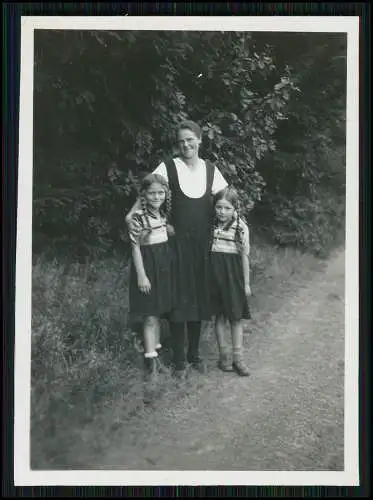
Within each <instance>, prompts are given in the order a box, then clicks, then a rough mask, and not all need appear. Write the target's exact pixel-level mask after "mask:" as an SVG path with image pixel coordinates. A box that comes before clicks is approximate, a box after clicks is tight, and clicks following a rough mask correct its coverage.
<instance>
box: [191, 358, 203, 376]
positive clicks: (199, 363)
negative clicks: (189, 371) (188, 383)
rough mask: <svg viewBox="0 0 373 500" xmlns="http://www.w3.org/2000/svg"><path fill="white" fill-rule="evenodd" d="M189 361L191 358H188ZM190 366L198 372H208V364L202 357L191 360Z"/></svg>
mask: <svg viewBox="0 0 373 500" xmlns="http://www.w3.org/2000/svg"><path fill="white" fill-rule="evenodd" d="M188 361H189V360H188ZM189 363H190V367H191V368H193V370H195V371H196V372H198V373H201V374H202V375H204V374H205V373H206V372H207V368H206V364H205V363H204V361H203V360H202V359H201V358H195V359H192V360H190V361H189Z"/></svg>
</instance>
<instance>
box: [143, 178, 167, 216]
mask: <svg viewBox="0 0 373 500" xmlns="http://www.w3.org/2000/svg"><path fill="white" fill-rule="evenodd" d="M144 197H145V200H146V202H147V204H148V206H149V207H150V208H153V209H155V210H158V209H159V208H160V207H161V205H162V204H163V202H164V200H165V199H166V189H165V187H164V186H162V185H161V184H158V183H157V182H153V184H151V185H150V186H149V187H148V189H147V190H146V191H145V193H144Z"/></svg>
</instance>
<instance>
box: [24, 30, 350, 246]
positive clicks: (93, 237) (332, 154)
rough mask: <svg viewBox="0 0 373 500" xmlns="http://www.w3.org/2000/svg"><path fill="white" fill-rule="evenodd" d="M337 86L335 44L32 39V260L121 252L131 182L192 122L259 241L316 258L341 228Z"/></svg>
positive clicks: (342, 53) (89, 35)
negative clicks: (182, 124)
mask: <svg viewBox="0 0 373 500" xmlns="http://www.w3.org/2000/svg"><path fill="white" fill-rule="evenodd" d="M345 80H346V37H345V35H343V34H328V33H314V34H312V33H308V34H304V33H294V34H291V33H240V32H224V33H223V32H177V31H175V32H147V31H132V32H125V31H118V32H111V31H94V32H92V31H75V30H74V31H66V30H65V31H55V30H53V31H48V30H40V31H36V32H35V82H34V83H35V85H34V88H35V99H34V109H35V121H34V212H33V214H34V219H33V224H34V251H35V252H39V251H41V250H43V251H45V250H46V249H48V248H53V251H54V252H56V251H59V250H61V251H63V252H66V251H74V252H75V253H77V254H80V255H90V254H91V253H92V252H103V253H105V252H109V253H111V252H113V251H117V252H120V253H122V252H124V251H125V250H126V248H127V239H126V232H125V228H124V214H125V212H126V211H127V210H128V208H129V207H130V206H131V204H132V203H133V201H134V198H135V195H136V187H137V182H138V179H139V178H140V177H141V176H142V175H143V174H144V173H145V172H147V171H149V170H151V169H152V168H154V167H155V166H156V164H157V163H158V162H159V161H161V160H162V159H163V158H164V157H165V156H166V155H169V154H172V153H175V152H176V150H174V149H173V148H174V144H175V141H174V139H175V138H174V125H175V124H176V123H177V122H178V121H179V120H180V119H182V118H185V117H188V118H191V119H194V120H196V121H198V122H199V123H200V124H201V125H203V128H204V131H205V133H204V139H203V145H202V151H201V154H202V155H203V156H204V157H205V158H209V159H211V160H212V161H214V162H215V163H216V165H217V166H218V167H219V168H220V169H221V170H222V172H223V173H224V175H225V176H226V177H227V179H228V180H229V181H230V182H232V183H233V184H234V185H235V186H236V187H237V188H239V190H240V191H241V194H242V199H243V206H244V209H245V211H246V215H247V217H248V219H249V220H250V222H251V225H252V227H253V232H254V233H255V231H257V232H261V233H262V234H266V235H267V236H268V237H271V238H272V239H273V240H274V241H275V242H277V243H280V244H285V245H288V244H291V245H296V246H300V247H305V248H308V249H310V250H313V251H316V252H321V253H323V252H324V253H325V252H326V251H327V250H328V249H329V248H330V247H331V246H332V244H333V241H334V239H335V236H336V234H337V232H338V230H339V229H340V227H341V221H342V222H343V220H344V200H345V197H344V189H345V158H344V155H345V95H346V90H345ZM249 212H250V213H249Z"/></svg>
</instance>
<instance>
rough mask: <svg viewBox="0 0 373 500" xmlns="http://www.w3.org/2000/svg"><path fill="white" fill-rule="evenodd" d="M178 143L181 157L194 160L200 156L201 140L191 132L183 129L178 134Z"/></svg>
mask: <svg viewBox="0 0 373 500" xmlns="http://www.w3.org/2000/svg"><path fill="white" fill-rule="evenodd" d="M178 143H179V148H180V153H181V156H183V157H184V158H193V156H196V155H198V149H199V145H200V144H201V139H200V138H199V137H198V136H197V135H196V134H195V133H194V132H192V131H191V130H189V129H182V130H180V131H179V134H178Z"/></svg>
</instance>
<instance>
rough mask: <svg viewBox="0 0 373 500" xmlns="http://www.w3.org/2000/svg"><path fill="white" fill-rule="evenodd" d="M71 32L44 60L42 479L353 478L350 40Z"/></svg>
mask: <svg viewBox="0 0 373 500" xmlns="http://www.w3.org/2000/svg"><path fill="white" fill-rule="evenodd" d="M96 21H97V20H96ZM290 21H291V20H290V19H288V20H287V22H288V23H290ZM66 22H67V21H66ZM66 22H65V25H63V23H62V24H61V26H59V25H58V24H54V25H53V26H52V27H51V28H48V27H46V21H44V26H43V27H42V28H39V29H38V27H37V26H35V29H33V31H32V32H33V40H31V44H32V47H31V49H29V54H32V56H33V64H32V81H29V83H28V87H29V91H30V93H31V99H32V105H31V107H30V106H29V108H28V109H29V110H30V109H31V112H30V113H29V114H30V116H29V118H30V119H31V124H30V127H31V128H30V129H29V133H30V139H29V141H30V144H29V148H28V150H27V151H28V152H30V151H32V156H31V157H30V155H28V157H27V158H26V156H27V155H26V152H24V158H25V161H27V162H28V165H29V167H28V168H31V172H32V173H31V174H30V175H29V177H28V178H29V179H31V182H32V189H31V188H29V192H30V193H31V190H32V193H31V194H30V196H31V197H32V200H31V202H30V206H29V207H28V210H29V211H30V212H32V233H31V237H30V238H29V240H30V241H31V238H32V242H31V245H32V246H31V249H30V250H29V252H30V255H29V257H28V258H29V262H30V264H31V270H30V277H29V278H28V279H29V285H30V287H31V290H30V293H31V297H30V317H29V320H30V327H29V335H30V339H29V340H28V341H27V342H29V344H27V345H29V350H28V352H27V353H26V355H25V356H29V357H30V362H29V363H30V364H29V367H30V368H29V370H30V373H29V374H26V378H24V381H25V380H29V382H30V387H29V396H27V398H26V401H27V405H29V408H27V415H28V416H29V424H28V425H29V428H28V429H29V447H28V456H26V460H28V461H29V468H30V470H31V471H36V472H40V473H42V472H43V471H55V472H61V471H62V472H63V471H93V472H94V474H97V475H99V474H100V472H99V471H143V475H144V474H146V472H149V471H173V472H175V473H176V472H178V471H179V472H180V471H197V477H201V475H202V474H203V472H204V471H215V472H217V471H227V472H228V473H229V471H241V472H243V471H253V472H255V471H256V472H258V471H263V472H267V473H268V477H271V474H272V475H273V471H280V472H281V471H283V472H286V471H288V472H295V471H298V472H309V471H318V472H321V473H322V472H333V471H334V472H340V473H343V471H346V462H345V460H346V456H347V453H346V446H347V444H346V442H345V425H346V411H345V408H346V406H345V404H346V392H345V387H346V385H345V384H346V377H347V374H346V373H347V372H346V366H347V360H346V358H345V353H346V352H347V355H348V350H346V345H347V341H346V334H347V333H346V328H345V324H346V293H347V290H346V286H345V283H346V248H347V247H346V245H347V243H346V241H347V239H346V234H347V231H348V220H347V215H348V203H347V201H346V200H347V194H346V193H347V189H348V179H349V175H350V176H351V175H352V176H353V175H356V176H357V175H358V161H356V157H354V158H353V163H354V165H352V168H353V169H354V168H355V169H356V172H352V174H351V172H350V174H348V171H347V164H348V144H349V142H348V137H347V134H348V119H347V109H348V105H347V102H348V71H349V65H348V47H349V45H348V33H347V31H346V29H345V28H342V29H341V30H340V31H339V30H337V29H336V28H335V26H333V29H330V30H328V27H327V25H326V27H325V28H324V29H321V28H320V30H319V31H317V30H316V29H315V30H313V31H311V30H309V31H307V30H299V29H295V30H291V29H282V30H277V31H275V30H270V29H268V30H265V29H261V30H258V29H257V30H254V29H249V28H248V29H247V30H242V29H237V30H234V29H230V28H225V29H208V28H206V29H205V30H204V29H201V27H200V25H198V26H196V28H195V29H180V28H176V29H173V28H168V29H158V28H156V29H144V28H141V27H139V29H125V28H124V29H118V28H117V26H115V25H114V26H113V27H110V25H108V23H106V25H105V26H103V27H99V26H98V24H97V23H96V25H95V24H94V23H93V24H92V26H89V25H87V24H86V25H85V26H84V25H83V23H82V25H81V26H79V23H77V24H76V25H73V24H72V25H71V27H69V26H67V25H66ZM139 24H141V23H140V21H139ZM169 26H171V25H170V24H169ZM356 57H358V54H357V52H356ZM25 58H26V59H27V55H26V56H25V55H23V58H22V64H29V65H30V62H29V61H26V59H25ZM30 67H31V66H30ZM30 74H31V70H28V75H30ZM21 77H22V75H21ZM23 85H24V87H23V88H25V86H26V84H23ZM21 91H22V85H21ZM354 91H355V90H354ZM356 99H357V97H356ZM21 103H22V95H21ZM31 143H32V144H31ZM25 151H26V150H25ZM20 154H21V153H20ZM349 168H351V167H349ZM20 172H21V166H20ZM23 202H25V199H24V200H23ZM346 214H347V215H346ZM353 224H354V223H353ZM19 234H20V233H19ZM27 241H28V240H27ZM25 300H26V299H25ZM355 333H357V332H355ZM25 334H26V332H24V335H25ZM18 335H19V332H18V331H16V339H17V342H20V337H19V336H18ZM348 342H350V340H348ZM19 349H20V348H19ZM18 352H20V350H19V351H18ZM22 356H23V355H22ZM19 359H20V358H18V360H19ZM22 359H26V358H24V357H22ZM356 359H357V358H356ZM356 359H355V360H356ZM18 362H19V361H18ZM348 366H350V365H348ZM20 369H22V368H20ZM23 369H26V368H23ZM354 370H357V367H355V368H354ZM353 373H355V371H354V372H353ZM352 383H353V381H352ZM350 386H351V384H350ZM355 404H357V400H355V399H354V400H353V404H352V407H354V406H353V405H355ZM27 405H26V406H27ZM355 411H356V412H357V407H356V410H355ZM354 431H356V432H357V430H356V429H354ZM351 436H352V435H351ZM356 440H357V433H356ZM352 449H357V442H353V443H352ZM355 458H356V460H357V457H355ZM271 471H272V472H271ZM144 481H145V483H146V480H145V479H144ZM61 484H62V483H61Z"/></svg>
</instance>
